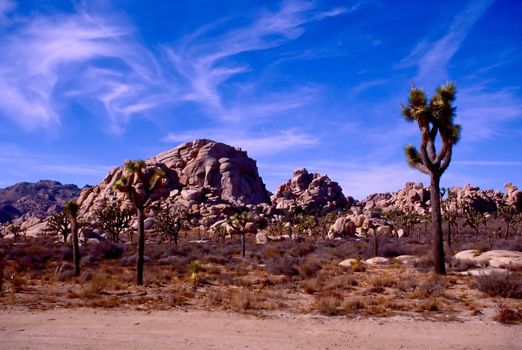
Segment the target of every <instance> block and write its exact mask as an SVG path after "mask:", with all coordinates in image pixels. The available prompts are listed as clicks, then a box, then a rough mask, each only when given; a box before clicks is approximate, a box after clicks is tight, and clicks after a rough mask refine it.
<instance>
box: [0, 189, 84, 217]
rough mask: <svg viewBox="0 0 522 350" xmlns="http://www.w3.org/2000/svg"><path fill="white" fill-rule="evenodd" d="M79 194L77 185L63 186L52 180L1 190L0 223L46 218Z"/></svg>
mask: <svg viewBox="0 0 522 350" xmlns="http://www.w3.org/2000/svg"><path fill="white" fill-rule="evenodd" d="M79 194H80V189H79V188H78V187H77V186H76V185H62V184H61V183H59V182H57V181H50V180H42V181H38V182H36V183H30V182H21V183H18V184H15V185H13V186H9V187H6V188H4V189H0V223H5V222H8V221H11V220H13V219H16V218H19V217H25V218H28V217H39V218H45V217H47V216H49V215H51V214H54V213H55V212H57V211H59V210H61V208H62V205H63V204H64V203H65V202H66V201H68V200H71V199H74V198H76V197H78V195H79Z"/></svg>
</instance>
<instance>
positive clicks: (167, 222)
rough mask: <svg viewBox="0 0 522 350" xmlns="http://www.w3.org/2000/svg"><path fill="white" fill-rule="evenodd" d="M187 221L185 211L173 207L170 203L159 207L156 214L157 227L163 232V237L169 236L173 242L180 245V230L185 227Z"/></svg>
mask: <svg viewBox="0 0 522 350" xmlns="http://www.w3.org/2000/svg"><path fill="white" fill-rule="evenodd" d="M185 221H186V216H185V213H184V212H183V211H182V210H181V209H180V208H177V207H171V206H170V205H169V204H168V203H167V204H166V205H165V206H164V207H161V205H160V208H159V212H158V214H157V215H156V223H155V226H156V229H157V230H158V231H160V232H162V233H163V236H162V239H163V237H168V238H169V239H170V241H171V242H172V239H174V243H175V244H176V245H178V238H179V231H181V229H182V228H183V224H184V223H185Z"/></svg>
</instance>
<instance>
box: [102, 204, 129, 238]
mask: <svg viewBox="0 0 522 350" xmlns="http://www.w3.org/2000/svg"><path fill="white" fill-rule="evenodd" d="M131 220H132V213H131V211H130V210H128V209H122V208H120V206H119V205H118V204H117V203H115V202H111V203H109V204H108V205H107V206H105V207H103V208H100V209H98V210H97V211H96V221H97V224H98V226H99V227H101V228H102V229H103V230H105V231H107V232H108V233H109V236H110V238H111V240H112V241H113V242H115V243H118V242H119V240H120V234H121V233H122V232H123V231H125V229H128V228H129V226H130V222H131Z"/></svg>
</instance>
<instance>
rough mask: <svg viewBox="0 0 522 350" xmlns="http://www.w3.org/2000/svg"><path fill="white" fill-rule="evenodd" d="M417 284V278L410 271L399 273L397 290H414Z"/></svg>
mask: <svg viewBox="0 0 522 350" xmlns="http://www.w3.org/2000/svg"><path fill="white" fill-rule="evenodd" d="M418 286H419V279H418V278H417V276H416V275H414V274H412V273H406V274H401V275H400V276H399V286H398V287H399V290H400V291H402V292H415V289H417V287H418Z"/></svg>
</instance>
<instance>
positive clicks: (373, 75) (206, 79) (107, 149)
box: [0, 0, 522, 198]
mask: <svg viewBox="0 0 522 350" xmlns="http://www.w3.org/2000/svg"><path fill="white" fill-rule="evenodd" d="M520 18H522V1H516V0H511V1H509V0H497V1H493V0H473V1H422V2H421V1H384V0H382V1H356V0H354V1H348V0H347V1H305V0H289V1H282V2H277V1H210V0H207V1H202V0H191V1H163V0H149V1H138V0H122V1H59V0H56V1H42V0H38V1H37V0H34V1H31V0H24V1H14V0H0V52H1V54H0V168H1V169H2V171H0V187H5V186H7V185H10V184H13V183H16V182H20V181H37V180H39V179H56V180H58V181H61V182H64V183H76V184H78V185H80V186H83V185H84V184H95V183H98V182H99V181H101V180H102V179H103V178H104V177H105V175H106V174H107V171H108V170H109V169H110V168H111V167H113V166H116V165H119V164H121V163H122V162H123V160H125V159H140V158H141V159H146V158H148V157H150V156H153V155H155V154H157V153H159V152H161V151H164V150H166V149H169V148H171V147H175V146H177V145H178V144H180V143H182V142H185V141H191V140H193V139H196V138H210V139H214V140H216V141H221V142H225V143H228V144H232V145H234V146H238V147H241V148H243V149H245V150H247V151H248V153H249V155H250V156H251V157H253V158H254V159H256V160H257V161H258V166H259V170H260V174H261V176H262V177H263V179H264V181H265V183H266V184H267V187H268V189H269V190H271V191H274V190H275V189H276V188H277V186H278V185H279V184H281V183H283V182H284V181H286V180H287V179H288V178H289V177H290V176H291V174H292V171H293V170H294V169H296V168H300V167H306V168H308V169H309V170H311V171H318V172H320V173H323V174H328V175H329V176H330V177H331V178H332V179H333V180H335V181H338V182H339V183H340V184H341V186H342V187H343V190H344V193H345V194H346V195H352V196H354V197H356V198H363V197H364V196H366V195H368V194H370V193H374V192H382V191H393V190H396V189H398V188H401V187H402V186H403V185H404V183H405V182H406V181H423V182H424V183H425V184H427V183H429V180H428V178H427V177H426V176H425V175H422V174H420V173H418V172H416V171H415V170H412V169H410V168H409V167H408V165H407V164H406V161H405V160H404V155H403V151H402V150H403V147H404V145H406V144H407V143H414V144H418V142H419V132H418V129H416V127H415V125H413V124H408V123H406V122H405V121H404V120H403V119H402V117H401V115H400V103H401V102H402V103H404V102H405V101H406V97H407V93H408V90H409V88H410V86H411V82H412V81H415V83H416V85H417V86H419V87H422V88H425V89H426V92H427V93H428V94H431V93H432V92H433V91H434V89H435V87H436V86H437V85H438V84H441V83H444V82H446V81H448V80H452V81H455V83H456V84H457V88H458V94H457V101H456V105H457V108H458V109H457V113H458V117H457V121H458V122H460V123H461V124H462V126H463V134H462V136H463V137H462V140H461V143H459V145H458V146H457V147H456V149H455V150H454V158H453V162H452V164H451V165H450V168H449V169H448V171H447V172H446V174H444V176H443V179H442V184H443V185H444V186H448V185H463V184H465V183H472V184H476V185H479V186H480V187H482V188H497V189H502V188H503V184H504V183H506V182H513V183H515V184H517V185H519V186H520V185H522V155H521V150H522V91H521V88H522V84H521V82H522V79H521V78H522V40H521V38H522V21H521V20H520Z"/></svg>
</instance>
